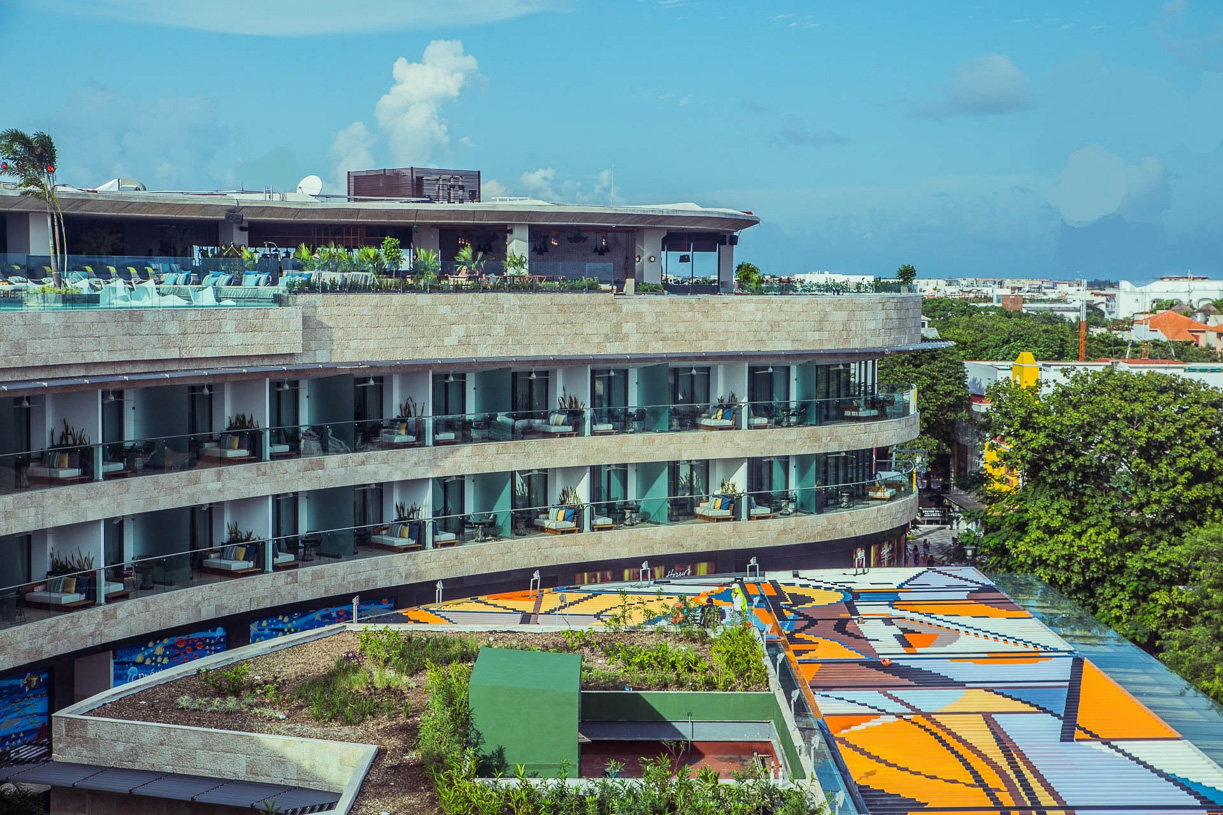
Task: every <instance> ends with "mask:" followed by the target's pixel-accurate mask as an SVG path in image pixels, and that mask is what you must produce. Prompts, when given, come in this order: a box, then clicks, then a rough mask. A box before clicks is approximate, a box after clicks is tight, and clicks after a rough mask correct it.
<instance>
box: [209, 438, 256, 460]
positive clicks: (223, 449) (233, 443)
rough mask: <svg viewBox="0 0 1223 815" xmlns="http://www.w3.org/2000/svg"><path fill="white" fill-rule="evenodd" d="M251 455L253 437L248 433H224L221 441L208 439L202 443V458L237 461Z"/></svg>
mask: <svg viewBox="0 0 1223 815" xmlns="http://www.w3.org/2000/svg"><path fill="white" fill-rule="evenodd" d="M250 457H251V439H250V436H249V435H248V434H246V433H223V434H221V440H220V441H219V442H215V441H206V442H204V443H203V444H201V445H200V458H215V459H221V460H222V461H235V460H243V459H248V458H250Z"/></svg>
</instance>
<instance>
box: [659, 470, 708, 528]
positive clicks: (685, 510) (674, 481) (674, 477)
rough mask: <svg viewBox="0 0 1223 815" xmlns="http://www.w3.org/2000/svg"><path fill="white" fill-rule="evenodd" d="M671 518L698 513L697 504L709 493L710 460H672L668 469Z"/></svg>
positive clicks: (673, 519) (674, 519)
mask: <svg viewBox="0 0 1223 815" xmlns="http://www.w3.org/2000/svg"><path fill="white" fill-rule="evenodd" d="M667 493H668V496H669V497H670V513H669V514H670V520H672V521H676V520H682V519H685V518H692V517H695V515H696V505H697V504H698V503H699V502H700V501H703V500H704V499H705V496H707V495H708V494H709V461H708V460H704V459H702V460H692V461H672V462H671V463H670V465H669V467H668V469H667Z"/></svg>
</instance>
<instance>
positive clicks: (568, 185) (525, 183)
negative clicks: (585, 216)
mask: <svg viewBox="0 0 1223 815" xmlns="http://www.w3.org/2000/svg"><path fill="white" fill-rule="evenodd" d="M518 187H519V189H520V190H521V191H522V194H523V195H527V196H529V197H531V198H538V199H540V200H542V201H556V202H563V203H571V204H610V203H612V202H613V201H615V200H616V199H617V196H618V194H619V192H620V188H619V187H617V186H615V174H614V173H613V172H612V171H611V170H610V169H605V170H600V171H599V174H598V175H597V176H596V177H595V179H594V183H593V185H592V186H591V187H590V188H589V189H587V188H586V186H585V185H584V184H583V183H582V182H581V181H580V180H577V179H573V178H568V179H562V180H560V181H559V182H558V179H557V174H556V168H555V167H540V168H539V169H538V170H532V171H531V172H526V173H523V174H522V175H521V176H519V178H518Z"/></svg>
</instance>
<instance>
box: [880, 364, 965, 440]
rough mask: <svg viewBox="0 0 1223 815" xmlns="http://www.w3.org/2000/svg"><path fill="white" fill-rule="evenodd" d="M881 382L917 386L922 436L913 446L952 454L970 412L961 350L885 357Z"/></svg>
mask: <svg viewBox="0 0 1223 815" xmlns="http://www.w3.org/2000/svg"><path fill="white" fill-rule="evenodd" d="M879 381H881V382H886V383H889V384H897V385H900V384H913V385H916V386H917V409H918V410H920V411H921V436H919V437H918V438H917V440H916V441H914V442H912V445H911V446H912V447H914V448H917V449H919V450H925V451H926V452H927V453H929V454H930V456H931V457H934V456H943V455H950V453H951V450H952V447H953V445H954V444H955V423H956V420H957V419H959V418H961V417H963V416H964V414H965V411H967V410H968V380H967V376H966V374H965V371H964V357H963V356H961V355H960V351H959V349H958V348H956V347H955V346H952V347H950V348H935V349H930V350H928V351H912V352H910V353H907V354H896V355H895V356H890V357H885V358H884V359H882V360H881V361H880V362H879Z"/></svg>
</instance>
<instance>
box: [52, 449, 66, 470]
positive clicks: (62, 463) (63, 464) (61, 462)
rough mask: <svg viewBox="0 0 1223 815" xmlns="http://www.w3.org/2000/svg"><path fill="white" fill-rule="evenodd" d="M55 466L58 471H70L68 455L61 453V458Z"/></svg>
mask: <svg viewBox="0 0 1223 815" xmlns="http://www.w3.org/2000/svg"><path fill="white" fill-rule="evenodd" d="M55 466H56V468H57V469H60V470H66V469H68V454H67V453H60V454H59V458H58V459H57V460H56V462H55Z"/></svg>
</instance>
